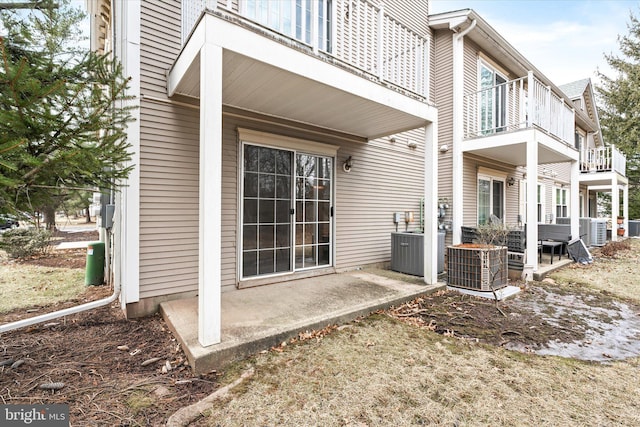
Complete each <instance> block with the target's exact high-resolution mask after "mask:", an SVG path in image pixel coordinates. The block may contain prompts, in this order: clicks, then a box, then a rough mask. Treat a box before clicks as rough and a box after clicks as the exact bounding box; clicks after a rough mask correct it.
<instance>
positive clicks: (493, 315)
mask: <svg viewBox="0 0 640 427" xmlns="http://www.w3.org/2000/svg"><path fill="white" fill-rule="evenodd" d="M539 286H542V285H536V286H528V287H523V289H522V293H521V294H520V295H519V296H518V297H517V299H515V298H514V299H513V300H511V301H509V300H507V301H503V302H500V303H498V304H496V303H495V301H493V300H491V299H486V298H479V297H473V296H469V295H464V294H461V293H460V292H456V291H441V292H438V293H435V294H433V295H429V296H425V297H422V298H418V299H416V300H414V301H413V302H411V303H408V304H405V305H402V306H400V307H399V308H396V309H392V310H390V311H389V314H390V315H391V316H392V317H395V318H398V319H402V320H404V321H407V322H409V323H413V324H416V325H418V326H424V327H428V328H430V329H432V330H433V331H435V332H437V333H439V334H443V335H447V336H452V337H461V338H468V339H473V340H477V341H481V342H485V343H487V344H492V345H497V346H504V345H506V344H507V343H512V342H518V343H520V344H522V345H525V346H530V345H538V344H540V343H545V342H548V341H555V340H557V341H561V342H571V341H574V340H580V339H583V338H584V331H583V330H581V329H578V328H574V327H573V326H575V320H573V319H569V318H565V319H559V322H560V323H561V324H560V325H558V324H552V323H550V322H549V321H548V320H547V319H546V317H545V316H543V315H541V314H539V313H536V312H535V311H534V310H532V309H531V308H527V307H526V306H527V301H532V300H535V299H537V298H538V296H539V294H540V288H539Z"/></svg>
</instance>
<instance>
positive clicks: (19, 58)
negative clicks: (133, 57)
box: [0, 0, 132, 225]
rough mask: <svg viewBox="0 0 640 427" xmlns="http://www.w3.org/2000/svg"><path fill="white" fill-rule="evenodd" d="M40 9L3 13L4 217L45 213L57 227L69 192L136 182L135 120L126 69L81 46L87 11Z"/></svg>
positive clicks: (0, 119)
mask: <svg viewBox="0 0 640 427" xmlns="http://www.w3.org/2000/svg"><path fill="white" fill-rule="evenodd" d="M38 6H39V8H38V9H33V10H30V11H28V12H27V13H26V16H25V13H24V12H22V13H21V12H17V11H9V10H2V11H0V21H1V23H2V26H3V27H4V32H5V36H4V37H0V212H18V211H29V212H34V211H39V212H43V213H44V214H45V221H46V222H47V223H48V225H51V224H54V221H55V215H53V213H54V212H55V209H57V207H58V206H59V205H60V204H61V203H62V202H63V201H64V199H65V197H67V195H68V194H70V191H68V188H105V189H107V188H113V187H114V186H116V183H117V182H118V181H119V180H122V179H124V178H126V177H127V176H128V174H129V172H130V170H131V168H132V166H127V167H125V166H124V165H125V164H126V163H127V162H128V161H130V159H131V156H130V153H129V149H130V145H129V144H128V143H127V140H126V134H125V129H126V125H127V123H128V122H129V121H131V120H132V117H131V114H130V108H129V107H124V102H125V101H127V100H128V99H129V98H128V97H127V96H126V93H125V91H126V89H127V83H128V79H125V78H124V77H123V76H122V67H121V66H120V64H119V63H118V62H117V61H115V60H112V59H110V57H109V54H104V55H100V54H97V53H95V52H91V51H89V50H88V49H83V48H82V47H81V45H82V43H81V41H82V38H83V37H82V34H81V31H80V23H81V21H82V19H83V17H84V14H83V12H82V11H80V10H77V9H73V8H72V7H71V6H70V4H69V0H55V1H54V0H45V1H42V2H38Z"/></svg>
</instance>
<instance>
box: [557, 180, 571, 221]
mask: <svg viewBox="0 0 640 427" xmlns="http://www.w3.org/2000/svg"><path fill="white" fill-rule="evenodd" d="M562 193H564V204H559V203H558V194H562ZM569 195H570V194H569V189H568V188H566V187H563V186H562V185H554V186H553V215H554V222H556V221H557V219H558V218H559V217H560V218H562V217H565V218H566V217H569V214H570V210H569V208H570V205H569V203H570V199H569ZM558 208H561V209H563V210H564V211H565V212H566V214H565V215H558ZM565 212H561V213H565Z"/></svg>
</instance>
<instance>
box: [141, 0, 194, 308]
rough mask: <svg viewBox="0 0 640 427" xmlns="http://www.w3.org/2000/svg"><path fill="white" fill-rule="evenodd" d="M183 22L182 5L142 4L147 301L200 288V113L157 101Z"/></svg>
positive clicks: (144, 280) (143, 232)
mask: <svg viewBox="0 0 640 427" xmlns="http://www.w3.org/2000/svg"><path fill="white" fill-rule="evenodd" d="M180 19H181V15H180V2H174V1H161V0H158V1H154V2H142V3H141V31H140V68H141V69H140V91H141V94H142V100H141V105H140V164H139V165H138V167H139V168H140V298H148V297H153V296H158V295H165V294H171V293H179V292H185V291H195V290H197V288H198V181H199V175H198V156H199V140H198V138H199V137H198V133H199V125H198V123H199V119H198V111H197V110H194V109H191V108H185V107H179V106H176V105H171V104H168V103H161V102H155V101H152V99H153V98H161V99H163V98H166V79H165V73H166V70H168V69H169V67H170V66H171V64H172V63H173V60H174V59H175V57H176V56H177V54H178V52H179V49H180ZM145 97H147V99H145Z"/></svg>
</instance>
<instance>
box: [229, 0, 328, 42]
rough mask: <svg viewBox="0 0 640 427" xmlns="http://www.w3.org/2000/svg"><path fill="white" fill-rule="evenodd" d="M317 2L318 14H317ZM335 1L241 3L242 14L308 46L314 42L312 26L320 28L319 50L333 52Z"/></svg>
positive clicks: (253, 0)
mask: <svg viewBox="0 0 640 427" xmlns="http://www.w3.org/2000/svg"><path fill="white" fill-rule="evenodd" d="M314 2H315V3H316V7H317V10H314ZM332 3H333V0H295V1H282V0H241V2H240V13H241V14H242V15H244V16H246V17H247V18H249V19H252V20H254V21H256V22H258V23H260V24H262V25H264V26H265V27H269V28H271V29H273V30H275V31H278V32H279V33H282V34H284V35H286V36H289V37H292V38H294V39H296V40H299V41H301V42H304V43H307V44H313V43H312V41H311V33H312V32H311V27H312V22H313V21H315V22H314V24H315V25H316V26H317V33H318V40H317V46H318V48H319V49H320V50H323V51H326V52H331V50H332V46H331V44H332V40H331V30H332V28H331V20H332V18H331V17H332Z"/></svg>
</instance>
